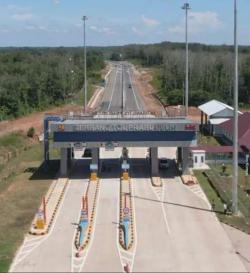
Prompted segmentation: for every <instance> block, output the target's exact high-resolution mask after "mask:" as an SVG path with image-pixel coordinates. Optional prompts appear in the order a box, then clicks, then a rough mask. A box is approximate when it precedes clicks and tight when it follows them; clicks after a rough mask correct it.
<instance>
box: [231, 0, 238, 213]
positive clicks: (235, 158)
mask: <svg viewBox="0 0 250 273" xmlns="http://www.w3.org/2000/svg"><path fill="white" fill-rule="evenodd" d="M234 47H235V56H234V57H235V67H234V68H235V70H234V135H233V181H232V202H233V203H232V210H233V213H234V214H237V213H238V178H239V174H238V153H239V151H238V147H239V143H238V142H239V141H238V107H239V106H238V91H239V90H238V89H239V70H238V66H239V64H238V5H237V0H234Z"/></svg>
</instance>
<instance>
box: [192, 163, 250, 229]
mask: <svg viewBox="0 0 250 273" xmlns="http://www.w3.org/2000/svg"><path fill="white" fill-rule="evenodd" d="M225 166H226V168H225V173H224V172H223V169H222V165H221V164H219V165H213V166H211V170H209V171H194V172H195V175H196V177H197V179H198V181H199V183H200V185H201V187H202V188H203V190H204V192H205V193H206V195H207V197H208V199H209V201H210V203H214V204H215V211H216V212H217V216H218V218H219V219H220V220H221V221H222V222H224V223H226V224H230V225H232V226H234V227H236V228H238V229H240V230H242V231H244V232H247V233H250V196H249V195H248V194H247V193H249V188H250V177H249V176H248V177H247V178H246V177H245V175H244V170H243V169H241V168H239V174H240V175H239V181H240V182H239V188H238V191H239V210H240V212H241V215H240V216H233V215H231V214H227V215H225V214H224V213H223V211H224V208H223V204H224V203H225V204H227V205H228V206H229V208H230V205H231V192H232V191H231V181H232V180H231V176H232V167H231V165H229V164H228V165H225Z"/></svg>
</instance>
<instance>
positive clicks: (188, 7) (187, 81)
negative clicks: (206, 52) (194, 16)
mask: <svg viewBox="0 0 250 273" xmlns="http://www.w3.org/2000/svg"><path fill="white" fill-rule="evenodd" d="M182 9H184V10H185V11H186V82H185V116H187V115H188V93H189V80H188V79H189V56H188V11H189V10H190V9H191V8H190V5H189V3H185V4H184V5H183V7H182Z"/></svg>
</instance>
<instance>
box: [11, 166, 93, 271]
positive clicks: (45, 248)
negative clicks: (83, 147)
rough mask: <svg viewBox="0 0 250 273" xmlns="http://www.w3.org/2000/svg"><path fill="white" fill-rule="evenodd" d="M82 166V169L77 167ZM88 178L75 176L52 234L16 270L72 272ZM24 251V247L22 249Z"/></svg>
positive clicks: (14, 269) (76, 171)
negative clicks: (78, 226)
mask: <svg viewBox="0 0 250 273" xmlns="http://www.w3.org/2000/svg"><path fill="white" fill-rule="evenodd" d="M77 169H78V170H77ZM82 169H83V168H82V166H81V164H80V165H78V166H76V168H75V175H76V177H77V176H78V175H77V174H80V173H81V172H82ZM87 182H88V181H87V180H86V179H78V178H73V179H71V180H70V181H69V185H68V189H67V192H66V195H65V198H64V200H63V203H62V207H61V209H60V210H59V214H58V217H57V219H56V222H55V226H54V228H52V231H51V234H49V235H48V237H47V239H45V241H43V243H42V244H41V245H40V246H39V247H38V248H36V249H35V250H34V251H32V252H31V253H30V254H29V255H28V256H27V257H26V258H25V259H24V260H22V261H21V262H20V263H19V264H17V265H16V266H15V267H14V268H13V271H14V272H51V271H53V272H70V270H71V255H72V252H71V249H72V240H73V238H74V233H75V228H76V227H75V226H74V225H73V224H74V223H76V222H77V221H78V217H79V211H80V207H81V198H82V196H83V193H84V192H85V190H86V187H87ZM20 251H22V247H21V248H20Z"/></svg>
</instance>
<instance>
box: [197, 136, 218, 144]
mask: <svg viewBox="0 0 250 273" xmlns="http://www.w3.org/2000/svg"><path fill="white" fill-rule="evenodd" d="M198 144H199V145H211V146H220V143H219V141H218V140H217V139H216V138H215V137H213V136H210V135H204V134H202V133H199V134H198Z"/></svg>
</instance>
